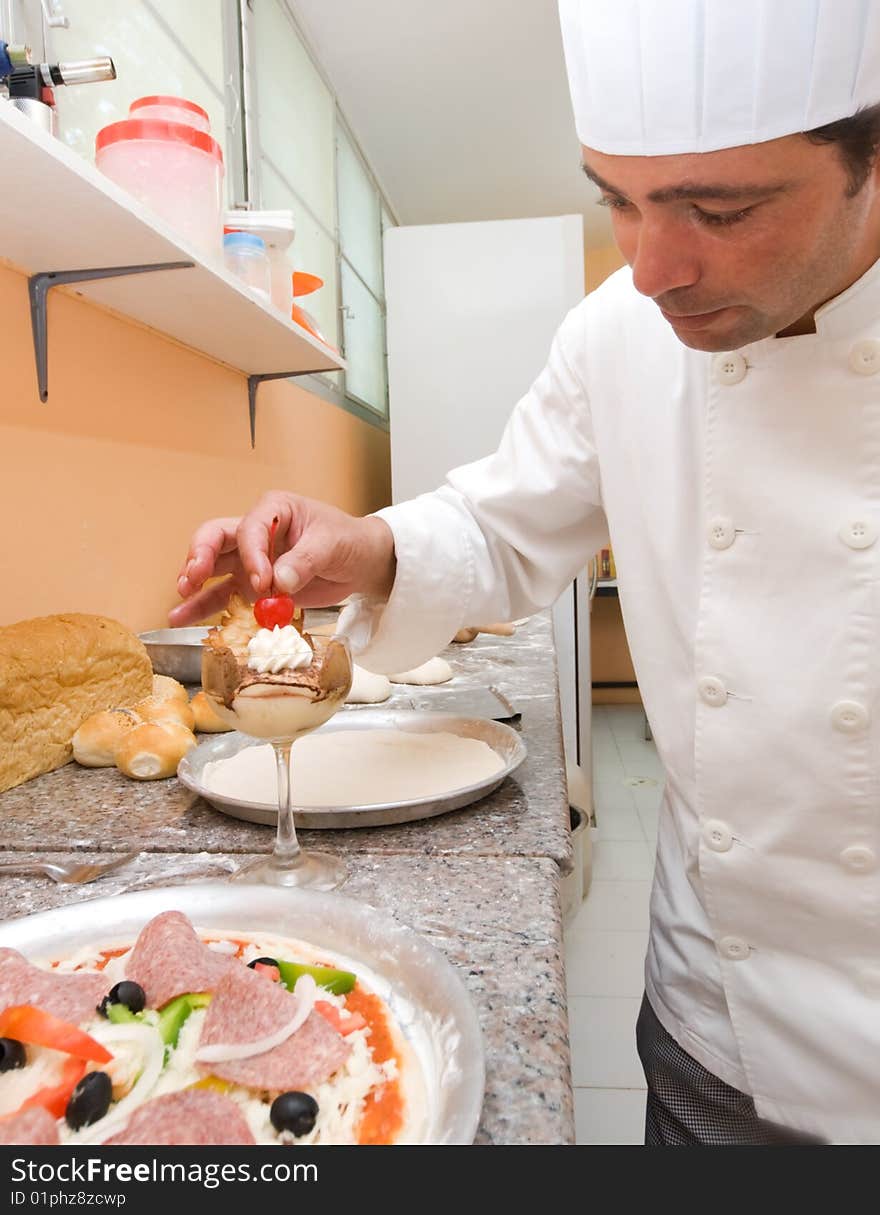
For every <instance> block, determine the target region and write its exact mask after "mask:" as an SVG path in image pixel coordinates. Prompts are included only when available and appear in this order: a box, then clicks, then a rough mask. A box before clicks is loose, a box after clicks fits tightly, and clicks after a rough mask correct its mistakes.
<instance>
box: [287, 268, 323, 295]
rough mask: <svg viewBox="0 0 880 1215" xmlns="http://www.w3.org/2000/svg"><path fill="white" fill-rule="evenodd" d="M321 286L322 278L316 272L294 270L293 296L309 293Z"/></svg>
mask: <svg viewBox="0 0 880 1215" xmlns="http://www.w3.org/2000/svg"><path fill="white" fill-rule="evenodd" d="M323 286H324V280H323V279H322V278H318V276H317V274H306V272H305V270H294V272H293V294H294V296H299V295H311V294H312V292H313V291H317V290H318V288H319V287H323Z"/></svg>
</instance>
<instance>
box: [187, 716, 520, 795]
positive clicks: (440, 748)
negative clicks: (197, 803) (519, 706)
mask: <svg viewBox="0 0 880 1215" xmlns="http://www.w3.org/2000/svg"><path fill="white" fill-rule="evenodd" d="M503 767H504V761H503V760H502V759H501V756H500V755H498V753H497V752H495V751H493V750H492V748H491V747H490V746H489V745H488V743H484V742H481V741H480V740H479V739H476V738H460V737H459V736H458V735H457V734H449V733H446V732H438V733H429V734H416V733H415V732H413V731H411V730H406V731H404V730H334V731H332V732H331V733H328V734H323V735H322V734H320V733H317V734H309V735H306V737H305V738H301V739H299V741H298V742H296V743H294V745H293V748H292V751H291V765H290V773H291V783H292V788H293V798H294V803H295V804H296V805H297V806H371V805H383V804H385V803H388V802H404V801H418V800H420V799H422V798H429V797H438V796H441V795H442V794H444V793H451V792H452V791H453V789H462V788H464V787H465V786H467V785H475V784H477V783H478V782H479V781H481V780H485V779H487V778H489V777H491V776H494V775H495V774H496V773H497V772H500V771H501V769H502V768H503ZM203 779H204V782H205V786H206V788H207V789H208V791H209V792H212V793H219V794H221V795H222V796H224V797H231V798H235V799H236V800H238V801H247V802H257V803H261V804H265V805H267V806H271V805H276V804H277V798H278V790H277V783H276V773H275V756H274V753H273V751H272V748H271V746H254V747H245V748H243V749H242V750H241V751H239V752H238V754H237V755H233V756H231V757H230V758H229V759H219V760H215V761H214V762H213V763H209V764H205V770H204V778H203Z"/></svg>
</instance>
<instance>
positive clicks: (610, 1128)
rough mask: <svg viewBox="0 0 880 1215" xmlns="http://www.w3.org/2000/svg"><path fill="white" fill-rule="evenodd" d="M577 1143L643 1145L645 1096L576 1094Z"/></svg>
mask: <svg viewBox="0 0 880 1215" xmlns="http://www.w3.org/2000/svg"><path fill="white" fill-rule="evenodd" d="M574 1125H575V1136H576V1138H575V1142H576V1143H578V1144H590V1143H593V1144H627V1145H629V1146H633V1145H640V1146H641V1145H643V1144H644V1142H645V1092H644V1090H643V1089H642V1090H640V1089H629V1088H576V1089H575V1090H574Z"/></svg>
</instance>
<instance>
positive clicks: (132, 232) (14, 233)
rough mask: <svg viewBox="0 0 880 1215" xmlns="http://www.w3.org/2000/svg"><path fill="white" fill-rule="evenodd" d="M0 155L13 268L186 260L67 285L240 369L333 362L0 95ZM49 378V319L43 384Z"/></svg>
mask: <svg viewBox="0 0 880 1215" xmlns="http://www.w3.org/2000/svg"><path fill="white" fill-rule="evenodd" d="M0 164H3V165H4V166H5V173H4V183H3V189H2V190H0V259H2V260H3V261H5V262H7V263H8V264H9V265H11V266H13V267H14V268H16V269H18V270H23V271H24V272H25V273H26V274H37V273H41V272H46V271H51V270H83V269H96V268H99V267H106V266H130V265H139V264H150V263H154V262H178V261H191V262H193V263H194V265H193V267H192V268H191V269H185V270H166V271H156V272H153V273H150V274H136V275H131V276H126V277H120V278H112V279H98V280H95V281H94V282H84V283H78V284H77V285H76V287H75V290H76V292H77V294H79V295H82V296H83V297H84V298H85V299H88V300H91V301H93V302H94V303H96V304H101V305H102V306H104V307H106V308H110V309H112V310H113V311H114V312H116V313H119V314H121V315H122V316H126V317H130V318H131V319H132V320H135V321H139V322H141V323H142V324H144V325H147V326H149V328H150V329H155V330H156V331H157V332H158V333H162V334H164V335H166V336H167V337H170V338H174V339H175V340H176V341H178V342H181V343H182V344H183V345H184V346H189V347H190V348H191V349H193V350H197V351H199V352H200V353H202V354H206V355H209V356H210V357H211V358H213V359H217V360H218V361H219V362H221V363H225V364H226V365H227V366H229V367H232V368H234V369H235V370H237V371H241V372H244V374H245V375H266V374H271V373H273V372H301V373H304V372H309V371H333V370H337V369H339V368H341V367H344V366H345V363H344V361H343V360H342V359H340V357H339V356H338V355H336V354H335V353H334V352H333V351H332V350H330V349H329V348H328V347H326V346H325V345H324V344H323V343H322V342H319V341H317V340H316V339H315V338H313V337H311V335H310V334H308V333H306V332H305V330H303V329H301V328H300V326H299V325H296V324H294V322H293V321H291V320H288V319H287V318H286V317H285V316H284V315H283V314H282V313H281V312H279V311H278V310H277V309H276V308H274V307H272V306H271V305H265V304H263V303H262V302H261V301H260V300H258V299H256V298H254V296H252V295H251V294H250V293H249V292H248V291H247V290H246V288H245V287H244V286H242V285H241V284H240V283H239V281H238V279H236V278H235V277H234V276H233V275H231V274H230V273H229V272H228V271H227V270H226V269H225V267H224V266H223V265H222V263H221V262H219V260H218V261H217V262H213V261H210V260H208V259H206V258H205V257H204V256H203V255H201V254H200V253H198V252H196V251H195V250H194V249H192V248H191V247H190V246H189V245H187V244H186V243H185V242H184V241H183V240H181V239H180V238H179V237H178V236H176V235H175V233H174V232H173V231H172V229H171V228H169V227H168V225H167V224H165V223H164V222H163V221H162V220H161V219H159V218H158V217H155V216H153V215H152V213H151V212H149V211H148V210H147V209H146V208H145V207H143V206H141V205H140V203H138V202H137V201H136V200H135V199H133V198H131V197H130V195H128V194H127V193H125V191H123V190H121V189H119V187H118V186H116V185H115V184H114V183H113V182H111V181H109V180H108V179H107V178H106V177H104V176H103V174H101V173H99V172H98V170H97V169H96V168H95V167H94V166H93V165H90V164H87V163H86V162H85V161H84V160H82V158H81V157H79V156H77V155H76V154H75V153H74V152H72V151H71V150H70V149H69V148H68V147H67V146H66V144H63V143H62V142H61V140H59V139H56V138H54V137H53V136H51V135H49V134H48V133H47V132H45V131H43V130H42V129H41V128H40V127H38V126H37V125H36V123H34V122H32V121H31V120H30V119H28V118H25V117H24V116H23V115H22V114H20V113H19V111H18V110H16V109H15V108H14V106H12V105H11V104H10V103H9V102H8V101H6V100H4V99H2V98H0ZM61 290H70V288H61ZM51 380H52V334H51V324H50V327H49V383H50V391H51Z"/></svg>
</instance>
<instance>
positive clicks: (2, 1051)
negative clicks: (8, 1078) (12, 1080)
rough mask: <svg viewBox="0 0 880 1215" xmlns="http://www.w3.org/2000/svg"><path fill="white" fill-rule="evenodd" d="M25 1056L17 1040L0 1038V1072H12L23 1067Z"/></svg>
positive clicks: (25, 1061) (25, 1060)
mask: <svg viewBox="0 0 880 1215" xmlns="http://www.w3.org/2000/svg"><path fill="white" fill-rule="evenodd" d="M25 1063H27V1056H26V1055H25V1053H24V1047H23V1046H22V1044H21V1043H20V1042H19V1041H18V1039H17V1038H0V1072H12V1071H15V1069H16V1068H17V1067H24V1065H25Z"/></svg>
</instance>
